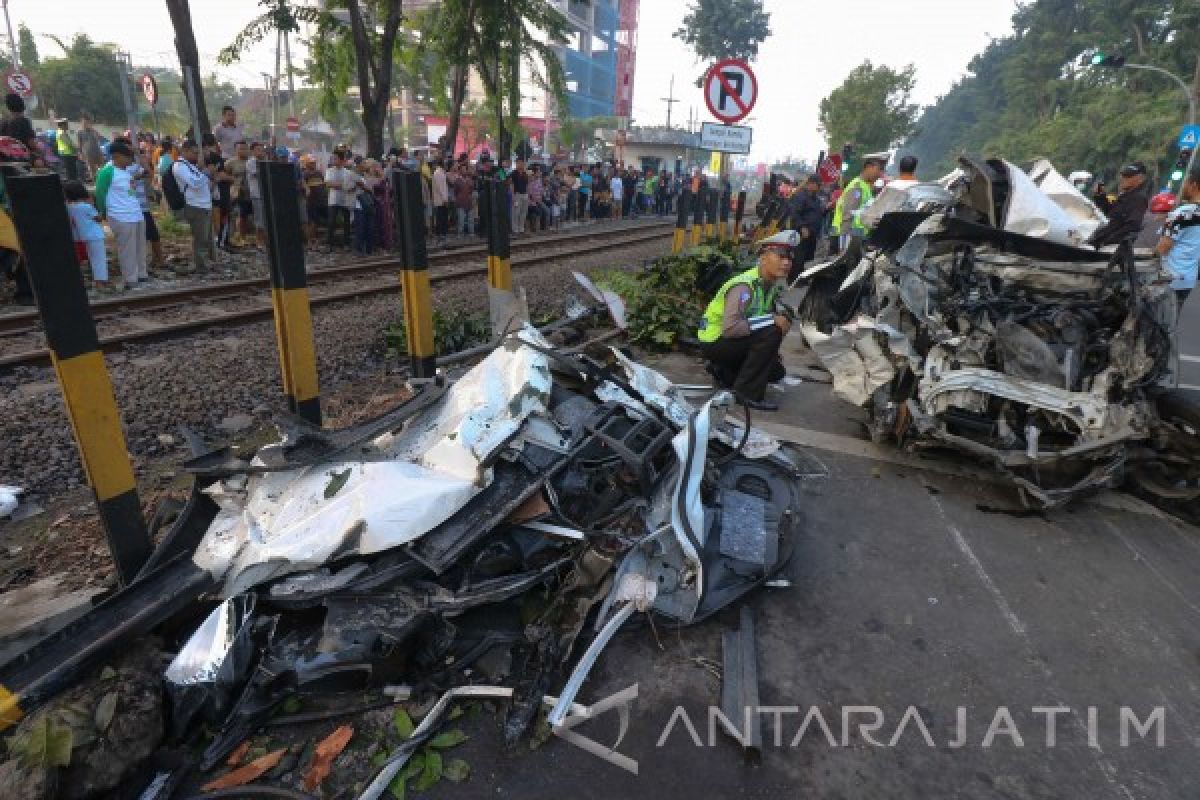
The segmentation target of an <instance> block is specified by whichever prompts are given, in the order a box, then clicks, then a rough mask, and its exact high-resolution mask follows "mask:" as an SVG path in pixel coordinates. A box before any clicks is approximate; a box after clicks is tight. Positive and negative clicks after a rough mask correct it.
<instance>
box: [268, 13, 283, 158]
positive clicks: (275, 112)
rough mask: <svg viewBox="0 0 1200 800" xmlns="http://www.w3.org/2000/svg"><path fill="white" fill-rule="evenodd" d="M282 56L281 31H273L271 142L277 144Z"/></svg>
mask: <svg viewBox="0 0 1200 800" xmlns="http://www.w3.org/2000/svg"><path fill="white" fill-rule="evenodd" d="M282 55H283V31H275V80H273V81H271V140H272V143H273V144H276V145H278V144H279V125H278V123H279V120H278V119H277V118H278V116H279V58H280V56H282Z"/></svg>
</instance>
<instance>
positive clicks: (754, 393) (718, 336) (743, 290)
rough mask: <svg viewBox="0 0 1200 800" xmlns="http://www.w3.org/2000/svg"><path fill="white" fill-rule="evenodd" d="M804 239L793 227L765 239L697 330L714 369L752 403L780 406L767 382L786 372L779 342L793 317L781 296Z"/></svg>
mask: <svg viewBox="0 0 1200 800" xmlns="http://www.w3.org/2000/svg"><path fill="white" fill-rule="evenodd" d="M799 243H800V234H798V233H796V232H795V231H791V230H788V231H781V232H780V233H777V234H775V235H774V236H771V237H769V238H767V239H763V240H762V241H760V242H759V243H758V246H759V248H761V249H760V252H759V257H758V266H756V267H754V268H753V269H748V270H746V271H745V272H743V273H741V274H739V275H735V276H733V277H732V278H730V279H729V280H727V281H725V283H724V284H723V285H722V286H721V288H720V289H718V290H717V293H716V295H715V296H714V297H713V299H712V302H710V303H709V304H708V308H706V309H705V310H704V319H703V320H701V322H700V330H699V332H698V334H697V336H696V338H698V339H699V340H700V346H701V349H702V350H703V352H704V357H705V358H707V359H708V361H709V363H710V371H711V372H712V373H713V375H714V376H715V377H716V378H717V379H718V380H719V381H721V382H722V383H726V384H728V385H729V386H731V387H732V389H733V391H734V392H735V393H736V394H737V395H738V396H739V397H740V398H741V399H742V401H743V402H745V403H746V405H747V406H749V407H750V408H752V409H758V410H760V411H777V410H779V406H778V404H776V403H770V402H767V401H766V391H767V384H768V383H770V382H772V381H777V380H780V379H781V378H783V376H784V375H785V374H786V373H785V371H784V369H783V364H782V363H781V362H780V360H779V346H780V345H781V344H782V343H783V337H784V335H785V334H786V333H787V332H788V329H789V328H790V327H791V324H792V323H791V320H790V319H788V317H786V316H784V315H783V314H780V313H777V312H776V301H777V300H778V299H779V296H780V294H782V292H783V285H782V282H783V280H784V279H785V278H786V277H787V274H788V270H789V269H790V268H791V266H792V251H793V250H795V248H796V245H798V244H799Z"/></svg>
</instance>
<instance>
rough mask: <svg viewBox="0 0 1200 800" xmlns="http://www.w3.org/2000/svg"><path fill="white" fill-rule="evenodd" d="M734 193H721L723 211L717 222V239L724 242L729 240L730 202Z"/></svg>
mask: <svg viewBox="0 0 1200 800" xmlns="http://www.w3.org/2000/svg"><path fill="white" fill-rule="evenodd" d="M732 197H733V192H732V191H731V190H729V189H726V190H724V191H723V192H721V211H720V217H719V218H718V222H717V239H718V240H720V241H722V242H724V241H725V240H726V239H728V238H729V201H730V200H731V199H732Z"/></svg>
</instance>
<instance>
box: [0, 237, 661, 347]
mask: <svg viewBox="0 0 1200 800" xmlns="http://www.w3.org/2000/svg"><path fill="white" fill-rule="evenodd" d="M672 224H673V223H668V222H655V223H652V224H637V225H624V226H621V227H618V228H604V229H601V230H591V231H586V230H585V231H578V232H571V233H563V234H556V235H553V236H546V237H538V238H536V239H523V240H518V241H516V242H513V244H512V249H513V252H514V253H516V252H521V251H524V250H527V249H531V248H534V247H539V246H542V247H545V246H550V247H554V246H556V245H558V244H570V243H572V242H577V241H581V240H589V239H602V240H611V239H617V238H618V237H619V236H620V235H621V234H628V233H635V232H637V231H642V230H655V229H659V228H664V229H665V228H669V227H670V226H671V225H672ZM618 241H619V240H618ZM486 251H487V248H486V247H485V246H484V245H475V244H471V245H466V246H464V247H455V248H450V249H446V250H439V251H436V252H433V253H430V254H429V262H430V266H433V265H434V264H440V263H447V262H453V261H455V260H458V259H459V258H460V257H464V256H472V255H484V254H485V253H486ZM399 266H400V261H399V258H398V257H396V256H394V255H388V256H383V257H379V258H372V259H364V260H361V261H356V262H354V263H351V264H342V265H337V266H332V267H323V268H322V267H318V268H315V269H313V270H312V271H310V272H309V273H308V278H309V287H310V288H316V287H317V286H319V285H320V284H322V283H332V282H336V281H340V280H344V279H345V278H349V277H357V276H360V275H370V274H373V273H376V272H385V271H387V270H389V269H397V268H398V267H399ZM270 286H271V281H270V279H269V278H267V277H262V278H244V279H241V280H233V281H222V282H214V283H204V284H193V285H190V286H183V287H179V288H172V289H166V290H162V291H156V292H145V293H138V294H128V295H125V296H122V297H113V298H108V299H104V300H97V301H95V302H93V303H92V304H91V308H92V316H93V318H94V319H97V320H100V319H105V318H108V317H113V316H119V315H121V314H128V313H132V312H143V311H159V310H168V309H171V308H175V307H178V306H182V305H187V304H188V303H191V302H197V301H214V300H223V299H236V298H238V297H240V296H244V295H246V294H248V293H251V292H257V291H261V290H265V289H269V288H270ZM40 325H41V320H40V318H39V316H38V312H37V310H36V309H29V310H22V311H17V312H14V313H11V314H0V335H16V334H25V333H34V332H36V331H37V330H39V329H40Z"/></svg>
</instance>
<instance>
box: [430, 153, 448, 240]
mask: <svg viewBox="0 0 1200 800" xmlns="http://www.w3.org/2000/svg"><path fill="white" fill-rule="evenodd" d="M433 163H434V169H433V189H432V200H433V233H434V235H435V236H436V237H437V242H438V244H442V243H443V242H445V241H446V236H447V234H449V233H450V184H449V183H447V181H446V169H445V167H443V166H442V162H441V159H438V160H436V161H434V162H433Z"/></svg>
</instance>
